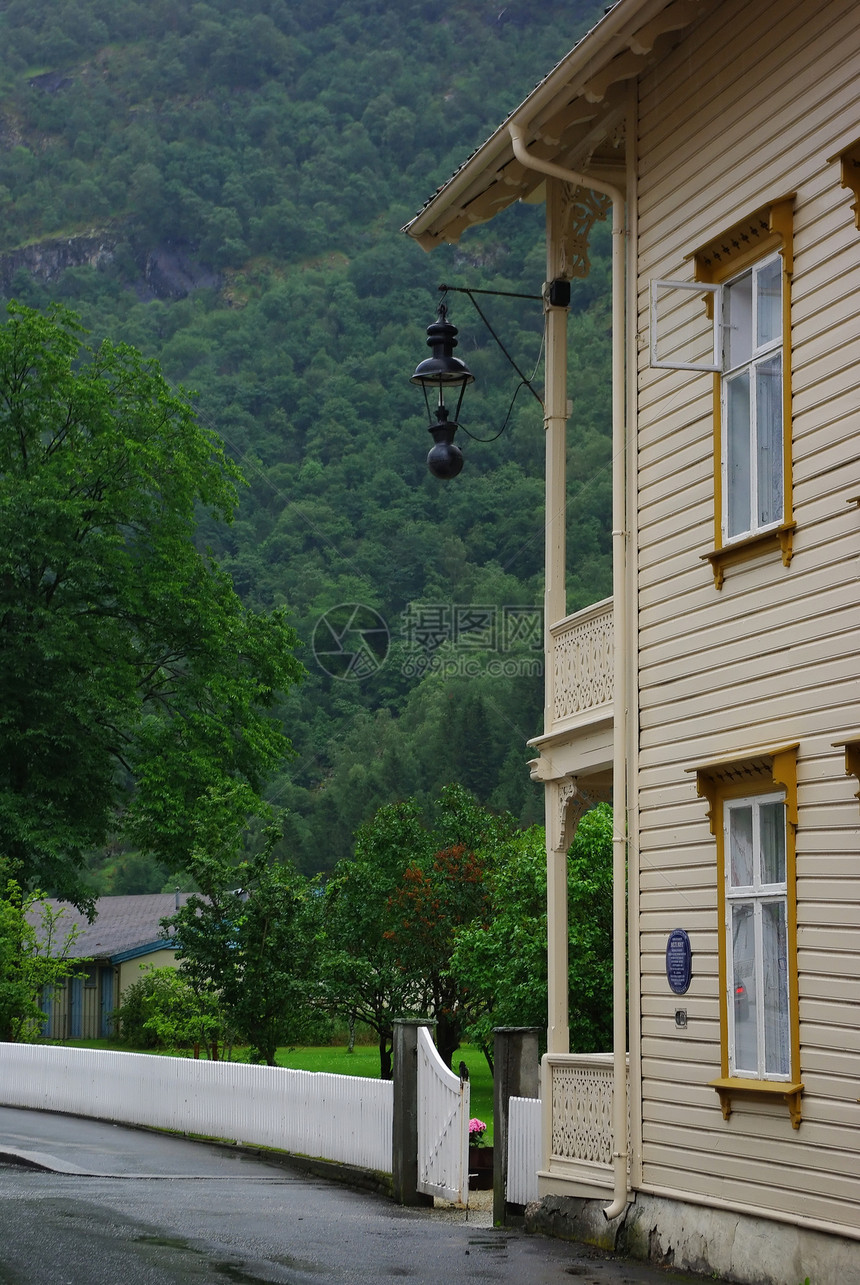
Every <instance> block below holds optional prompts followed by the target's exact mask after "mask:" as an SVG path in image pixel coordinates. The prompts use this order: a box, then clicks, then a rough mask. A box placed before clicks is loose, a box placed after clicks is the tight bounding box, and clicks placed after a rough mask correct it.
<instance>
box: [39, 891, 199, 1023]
mask: <svg viewBox="0 0 860 1285" xmlns="http://www.w3.org/2000/svg"><path fill="white" fill-rule="evenodd" d="M188 896H189V894H188V893H184V892H177V893H172V892H170V893H147V894H142V895H135V896H125V897H100V898H99V899H98V901H97V902H96V918H95V919H94V921H93V922H92V923H89V922H88V921H87V917H86V915H84V914H82V913H81V912H80V911H79V910H76V909H75V908H74V906H70V905H68V904H67V903H66V902H59V901H54V900H49V901H47V903H46V904H47V905H48V906H49V907H50V909H51V910H52V911H53V912H54V913H56V912H58V911H62V918H61V919H60V921H59V923H58V929H59V932H60V936H64V935H65V933H66V932H68V930H69V929H70V928H71V927H72V926H74V927H76V928H77V929H78V933H79V935H78V937H77V938H76V940H75V942H74V943H73V945H72V947H71V949H70V951H69V956H70V958H72V959H82V960H87V963H86V964H85V965H84V966H83V975H82V976H79V977H73V978H70V979H68V980H67V981H66V983H65V984H64V985H63V986H61V987H57V988H56V989H55V990H54V991H53V993H49V992H47V991H46V993H45V994H44V995H43V997H42V1007H43V1009H44V1012H45V1027H44V1029H43V1032H42V1033H43V1035H44V1036H45V1038H46V1039H53V1040H70V1039H71V1040H74V1039H86V1040H93V1039H98V1038H99V1037H100V1036H106V1035H110V1034H111V1014H112V1012H113V1011H114V1009H116V1008H118V1007H119V1005H120V1003H121V1002H122V995H123V992H124V991H125V990H126V988H127V987H128V986H131V985H132V984H133V983H134V982H136V981H137V980H138V979H139V977H140V975H141V970H142V969H143V968H144V967H147V968H149V967H152V968H162V967H164V966H165V965H172V964H174V963H175V951H176V948H175V945H174V943H173V942H172V941H170V940H165V939H164V938H163V937H162V936H161V935H160V933H161V928H160V923H161V920H162V919H165V918H167V917H168V916H170V915H172V914H173V913H174V912H175V911H176V910H178V909H179V907H180V906H183V905H184V904H185V902H186V901H187V900H188ZM43 904H45V903H43ZM37 916H38V905H37V906H35V907H34V911H33V912H31V918H32V921H33V923H34V925H36V926H37V927H38V925H39V920H38V917H37Z"/></svg>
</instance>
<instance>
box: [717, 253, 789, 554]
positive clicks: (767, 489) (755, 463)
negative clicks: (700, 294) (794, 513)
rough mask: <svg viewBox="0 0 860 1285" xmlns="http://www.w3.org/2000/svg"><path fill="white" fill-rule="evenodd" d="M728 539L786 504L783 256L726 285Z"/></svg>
mask: <svg viewBox="0 0 860 1285" xmlns="http://www.w3.org/2000/svg"><path fill="white" fill-rule="evenodd" d="M722 308H723V326H722V335H723V359H722V367H723V369H722V379H721V416H720V418H721V420H722V442H721V452H720V454H721V467H722V488H721V489H722V510H723V511H722V536H723V543H726V542H728V541H731V540H735V539H739V538H741V537H743V536H748V535H755V534H757V533H758V532H759V531H766V530H768V529H769V528H771V527H774V526H776V525H778V524H779V523H780V522H782V520H783V512H784V460H783V456H784V451H783V422H784V420H783V378H782V377H783V362H782V339H783V311H782V260H781V258H780V256H779V255H778V254H773V255H769V256H768V257H767V258H766V259H764V260H762V262H761V263H757V264H755V265H754V266H753V267H751V268H749V269H748V270H747V271H746V272H742V273H740V274H739V275H738V276H736V277H734V278H732V279H731V280H730V281H727V282H726V283H725V285H724V287H723V291H722Z"/></svg>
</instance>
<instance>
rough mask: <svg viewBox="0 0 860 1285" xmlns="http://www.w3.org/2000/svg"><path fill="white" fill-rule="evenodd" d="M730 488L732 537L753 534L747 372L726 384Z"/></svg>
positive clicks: (729, 525) (729, 503) (727, 470)
mask: <svg viewBox="0 0 860 1285" xmlns="http://www.w3.org/2000/svg"><path fill="white" fill-rule="evenodd" d="M726 421H727V422H726V447H727V456H726V464H727V468H726V485H727V487H728V534H729V535H730V536H733V535H740V534H742V533H743V532H744V531H749V530H750V526H751V522H750V488H751V476H750V473H751V468H750V456H751V452H750V377H749V371H746V370H745V371H743V373H742V374H740V375H736V376H735V378H734V379H731V380H729V381H728V382H727V385H726Z"/></svg>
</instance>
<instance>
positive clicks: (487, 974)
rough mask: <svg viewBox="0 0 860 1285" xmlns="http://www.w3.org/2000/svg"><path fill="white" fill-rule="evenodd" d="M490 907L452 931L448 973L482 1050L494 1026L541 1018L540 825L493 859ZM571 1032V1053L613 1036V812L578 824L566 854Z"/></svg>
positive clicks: (597, 1046)
mask: <svg viewBox="0 0 860 1285" xmlns="http://www.w3.org/2000/svg"><path fill="white" fill-rule="evenodd" d="M489 897H490V901H491V904H492V914H491V915H490V916H489V917H488V918H487V919H486V920H484V921H478V920H476V921H474V922H473V923H471V924H469V925H467V926H466V927H465V928H463V929H462V930H461V931H460V932H459V933H458V935H457V939H456V943H455V947H454V951H453V954H452V958H451V972H452V973H453V974H454V975H455V976H456V978H457V979H458V981H459V984H460V985H461V986H462V987H463V988H464V990H466V991H467V992H468V993H469V994H470V995H471V997H472V1006H473V1011H474V1012H475V1013H476V1015H477V1016H476V1017H475V1019H474V1020H473V1022H472V1024H471V1025H470V1027H469V1031H468V1034H469V1038H470V1039H472V1040H474V1041H475V1042H476V1043H478V1044H480V1045H481V1046H482V1047H483V1048H485V1049H489V1048H490V1047H491V1046H492V1031H493V1027H494V1026H540V1027H545V1026H546V1023H547V959H546V942H547V922H546V847H545V841H544V831H543V827H542V826H533V827H532V828H531V829H530V830H528V831H526V832H525V833H524V834H522V835H519V836H517V837H515V838H514V839H512V840H511V841H510V842H509V843H508V844H507V845H506V849H505V854H504V859H502V860H498V861H496V862H494V863H493V866H492V869H491V873H490V882H489ZM568 912H569V915H568V917H569V939H568V952H569V985H570V1000H569V1009H570V1039H571V1047H572V1049H573V1051H574V1052H577V1053H593V1052H604V1051H605V1050H606V1049H607V1048H609V1047H610V1046H611V1038H612V810H611V809H610V808H609V807H607V806H606V805H605V804H601V805H600V806H598V807H596V808H593V809H592V810H591V811H590V812H587V813H586V814H585V816H584V817H583V818H582V820H581V821H580V823H579V826H578V827H577V831H576V837H575V838H574V841H573V844H572V846H571V849H570V853H569V855H568Z"/></svg>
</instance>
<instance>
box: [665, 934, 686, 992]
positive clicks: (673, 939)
mask: <svg viewBox="0 0 860 1285" xmlns="http://www.w3.org/2000/svg"><path fill="white" fill-rule="evenodd" d="M666 977H667V978H668V980H669V985H670V987H671V988H672V990H673V991H674V992H675V994H676V995H686V993H687V991H688V990H689V989H690V982H691V981H692V980H693V949H692V947H691V945H690V938H689V937H688V936H687V934H686V933H685V932H684V929H683V928H675V929H674V930H673V931H672V932H671V933H670V934H669V940H668V941H667V943H666Z"/></svg>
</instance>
